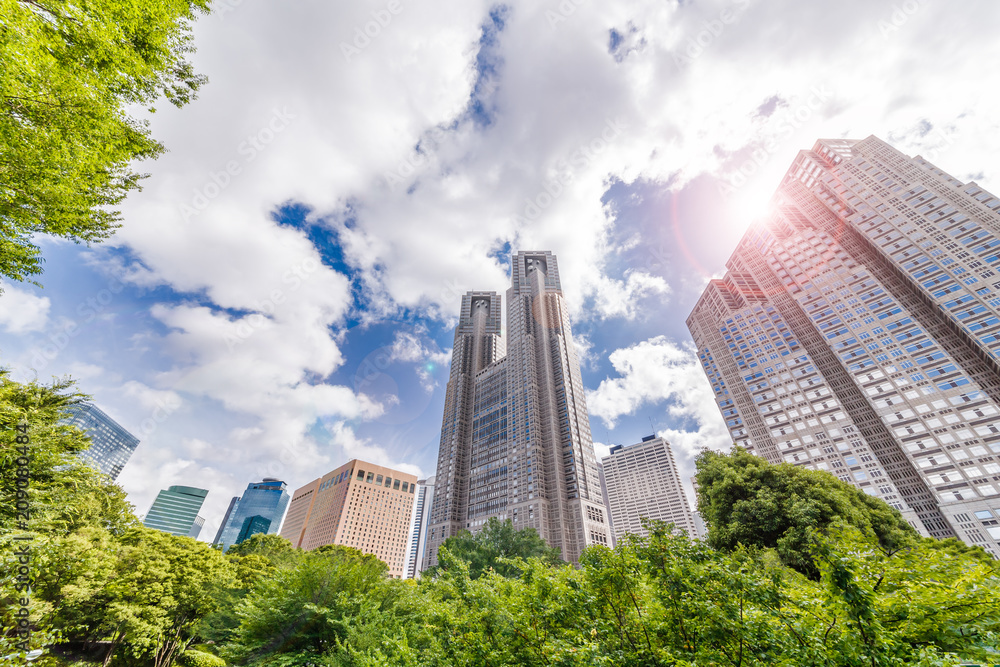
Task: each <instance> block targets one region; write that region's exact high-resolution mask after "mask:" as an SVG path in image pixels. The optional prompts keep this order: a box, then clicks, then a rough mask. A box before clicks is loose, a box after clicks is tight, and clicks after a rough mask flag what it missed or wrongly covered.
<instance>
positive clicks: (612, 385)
mask: <svg viewBox="0 0 1000 667" xmlns="http://www.w3.org/2000/svg"><path fill="white" fill-rule="evenodd" d="M610 361H611V364H612V365H613V366H614V368H615V370H616V371H617V372H618V374H619V377H616V378H607V379H605V380H603V381H602V382H601V384H600V386H598V387H597V389H595V390H594V391H591V392H588V393H587V406H588V407H589V409H590V414H591V415H592V416H594V417H598V418H600V419H601V420H602V421H603V422H604V423H605V424H606V425H607V426H608V427H609V428H614V426H615V423H616V420H618V419H619V418H621V417H622V416H623V415H630V414H633V413H635V411H636V410H638V409H639V408H640V407H642V406H644V405H647V404H652V405H659V404H662V403H666V404H667V405H666V412H667V414H668V415H669V416H670V417H671V418H672V421H681V420H691V421H693V422H694V424H695V426H696V430H694V431H687V430H683V429H668V430H667V431H666V432H665V433H667V435H666V436H665V437H667V438H668V439H669V440H670V441H671V443H672V444H673V445H674V446H675V447H678V448H680V449H681V450H682V451H684V452H685V453H687V454H688V455H691V454H694V453H696V452H698V451H700V450H701V449H704V448H706V447H715V448H719V447H727V446H728V445H730V444H732V442H731V439H730V437H729V432H728V430H727V429H726V425H725V423H724V422H723V420H722V416H721V415H720V414H719V410H718V408H717V407H716V404H715V399H714V397H713V395H712V389H711V386H710V385H709V384H708V380H707V379H706V378H705V374H704V372H703V371H702V369H701V366H700V365H699V364H698V358H697V356H696V355H695V350H694V348H693V346H692V345H691V344H690V343H685V344H683V345H678V344H677V343H675V342H673V341H671V340H669V339H667V338H666V337H665V336H657V337H655V338H651V339H649V340H646V341H643V342H641V343H636V344H635V345H632V346H630V347H627V348H623V349H620V350H615V351H614V352H612V353H611V356H610ZM663 434H664V432H661V435H663Z"/></svg>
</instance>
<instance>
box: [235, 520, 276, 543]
mask: <svg viewBox="0 0 1000 667" xmlns="http://www.w3.org/2000/svg"><path fill="white" fill-rule="evenodd" d="M270 527H271V520H270V519H268V518H267V517H263V516H260V515H259V514H255V515H254V516H248V517H247V518H245V519H243V527H242V528H240V534H239V535H238V536H237V537H236V544H240V543H241V542H244V541H246V540H249V539H250V538H251V537H253V536H254V535H256V534H258V533H264V534H265V535H266V534H267V531H268V529H269V528H270Z"/></svg>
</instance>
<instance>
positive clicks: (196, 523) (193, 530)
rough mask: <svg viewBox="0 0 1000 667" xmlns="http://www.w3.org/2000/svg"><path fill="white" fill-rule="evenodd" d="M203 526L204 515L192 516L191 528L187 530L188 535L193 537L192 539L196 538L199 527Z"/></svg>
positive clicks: (199, 533)
mask: <svg viewBox="0 0 1000 667" xmlns="http://www.w3.org/2000/svg"><path fill="white" fill-rule="evenodd" d="M204 527H205V517H203V516H196V517H195V518H194V522H193V523H192V524H191V530H189V531H188V537H193V538H194V539H196V540H197V539H198V536H199V535H201V529H202V528H204Z"/></svg>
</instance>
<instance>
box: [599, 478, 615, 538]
mask: <svg viewBox="0 0 1000 667" xmlns="http://www.w3.org/2000/svg"><path fill="white" fill-rule="evenodd" d="M597 475H598V477H599V478H600V480H601V497H602V498H603V499H604V506H605V507H607V508H608V533H609V535H608V537H609V538H611V544H610V546H611V548H614V546H615V520H614V517H612V516H611V509H610V508H611V501H610V500H609V499H608V480H607V478H606V477H605V476H604V466H603V465H602V464H600V463H598V464H597Z"/></svg>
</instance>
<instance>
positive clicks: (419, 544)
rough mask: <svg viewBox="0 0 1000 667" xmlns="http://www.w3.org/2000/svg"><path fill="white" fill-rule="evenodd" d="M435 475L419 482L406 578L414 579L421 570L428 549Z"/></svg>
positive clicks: (411, 526) (411, 528)
mask: <svg viewBox="0 0 1000 667" xmlns="http://www.w3.org/2000/svg"><path fill="white" fill-rule="evenodd" d="M434 481H435V480H434V475H431V476H430V477H428V478H427V479H421V480H419V481H418V482H417V502H416V503H415V504H414V506H413V522H412V524H411V525H410V552H409V554H408V555H407V556H406V578H407V579H413V578H414V577H416V576H417V573H418V572H420V571H421V567H420V566H421V564H422V563H423V562H424V552H425V551H427V527H428V524H429V523H430V518H431V503H432V501H433V500H434Z"/></svg>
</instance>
